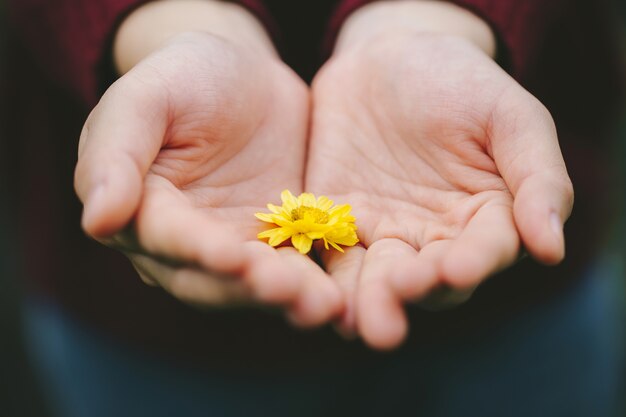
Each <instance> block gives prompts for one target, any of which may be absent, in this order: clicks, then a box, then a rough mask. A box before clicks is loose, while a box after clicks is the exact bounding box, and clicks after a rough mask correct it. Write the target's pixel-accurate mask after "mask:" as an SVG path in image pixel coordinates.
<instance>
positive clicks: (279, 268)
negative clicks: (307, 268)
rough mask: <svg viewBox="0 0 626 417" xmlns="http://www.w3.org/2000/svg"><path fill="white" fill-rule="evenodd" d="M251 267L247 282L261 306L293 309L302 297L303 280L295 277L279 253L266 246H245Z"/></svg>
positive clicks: (296, 275)
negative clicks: (268, 305) (269, 305)
mask: <svg viewBox="0 0 626 417" xmlns="http://www.w3.org/2000/svg"><path fill="white" fill-rule="evenodd" d="M245 251H246V253H247V257H248V265H247V267H246V271H245V272H244V279H245V280H246V282H247V283H248V285H249V287H250V290H251V291H252V293H253V295H254V298H255V299H256V300H258V301H259V302H262V303H267V304H274V305H284V306H287V305H291V304H294V303H295V302H296V299H297V298H298V295H299V294H300V287H301V282H302V280H303V279H304V277H303V276H301V275H298V274H294V271H293V270H292V269H291V268H289V266H288V265H287V263H286V262H285V261H284V259H283V257H282V256H281V255H280V253H279V252H278V251H277V250H276V249H274V248H272V247H271V246H269V245H267V244H266V243H263V242H258V241H253V242H246V243H245Z"/></svg>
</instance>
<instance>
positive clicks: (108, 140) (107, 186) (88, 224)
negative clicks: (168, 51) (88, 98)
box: [74, 78, 167, 237]
mask: <svg viewBox="0 0 626 417" xmlns="http://www.w3.org/2000/svg"><path fill="white" fill-rule="evenodd" d="M130 79H132V78H130ZM141 86H142V84H140V83H135V84H133V83H132V82H129V81H127V80H126V79H124V80H120V81H118V82H117V83H116V84H114V85H113V86H112V87H111V88H110V89H109V91H107V93H106V94H105V95H104V96H103V97H102V100H101V101H100V103H99V104H98V106H97V107H96V108H95V109H94V111H93V112H92V113H91V114H90V116H89V118H88V120H87V122H86V124H85V127H84V128H83V131H82V133H81V138H80V145H79V156H78V163H77V165H76V171H75V175H74V186H75V189H76V192H77V194H78V196H79V198H80V200H81V201H82V202H83V204H84V212H83V218H82V224H83V228H84V229H85V231H86V232H87V233H89V234H90V235H92V236H95V237H104V236H110V235H112V234H114V233H115V232H117V231H118V230H120V229H121V228H122V227H124V226H125V225H126V224H127V223H128V222H129V221H130V219H131V217H132V215H133V213H134V212H135V210H136V209H137V206H138V205H139V201H140V198H141V190H142V181H143V178H144V176H145V175H146V172H147V171H148V168H149V167H150V165H151V163H152V161H153V160H154V158H155V157H156V155H157V153H158V151H159V149H160V147H161V144H162V142H163V138H164V135H165V131H166V128H167V109H166V103H167V100H166V99H165V98H163V97H161V96H160V95H159V94H158V93H155V92H154V91H145V90H146V89H145V88H142V87H141Z"/></svg>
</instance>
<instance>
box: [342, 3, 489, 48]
mask: <svg viewBox="0 0 626 417" xmlns="http://www.w3.org/2000/svg"><path fill="white" fill-rule="evenodd" d="M407 33H415V34H419V33H422V34H424V33H429V34H441V35H447V36H457V37H460V38H463V39H465V40H467V41H469V42H471V43H472V44H474V45H475V46H477V47H478V48H479V49H481V50H482V51H483V52H484V53H486V54H487V55H488V56H490V57H491V58H494V57H495V54H496V39H495V35H494V33H493V31H492V30H491V28H490V27H489V25H488V24H487V23H486V22H485V21H483V20H482V19H480V18H479V17H478V16H476V15H474V14H473V13H471V12H469V11H468V10H466V9H464V8H462V7H459V6H456V5H454V4H452V3H449V2H445V1H428V0H402V1H377V2H374V3H370V4H368V5H365V6H363V7H361V8H360V9H358V10H356V11H355V12H354V13H352V14H351V15H350V16H349V17H348V18H347V19H346V21H345V22H344V24H343V26H342V28H341V30H340V32H339V35H338V38H337V42H336V43H335V50H334V53H341V52H343V51H344V50H347V49H351V48H353V47H355V46H358V45H367V44H368V43H370V42H371V41H373V40H375V39H377V38H380V37H384V36H388V35H394V34H407Z"/></svg>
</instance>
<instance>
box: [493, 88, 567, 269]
mask: <svg viewBox="0 0 626 417" xmlns="http://www.w3.org/2000/svg"><path fill="white" fill-rule="evenodd" d="M492 122H493V123H492V131H491V132H490V133H491V134H490V136H491V146H492V152H493V157H494V160H495V162H496V165H497V167H498V170H499V171H500V173H501V174H502V176H503V178H504V180H505V182H506V183H507V186H508V188H509V190H511V192H512V193H513V197H514V205H513V215H514V218H515V223H516V226H517V229H518V231H519V233H520V236H521V238H522V241H523V242H524V245H525V247H526V249H527V250H528V252H529V253H530V254H531V255H532V256H533V257H534V258H536V259H537V260H539V261H541V262H543V263H546V264H556V263H558V262H560V261H561V260H562V259H563V257H564V256H565V240H564V236H563V224H564V223H565V221H566V220H567V218H568V217H569V215H570V213H571V210H572V206H573V202H574V191H573V187H572V182H571V180H570V178H569V176H568V174H567V169H566V167H565V162H564V161H563V156H562V155H561V150H560V148H559V142H558V137H557V132H556V128H555V126H554V122H553V120H552V117H551V115H550V113H549V112H548V110H547V109H546V108H545V107H544V106H543V105H542V104H541V103H540V102H539V101H538V100H537V99H536V98H534V97H533V96H532V95H531V94H530V93H528V92H527V91H525V90H524V89H523V88H522V87H520V86H516V88H511V89H509V90H508V91H507V93H506V94H504V95H503V96H502V97H501V100H500V101H499V105H498V106H497V108H496V109H495V111H494V114H493V119H492Z"/></svg>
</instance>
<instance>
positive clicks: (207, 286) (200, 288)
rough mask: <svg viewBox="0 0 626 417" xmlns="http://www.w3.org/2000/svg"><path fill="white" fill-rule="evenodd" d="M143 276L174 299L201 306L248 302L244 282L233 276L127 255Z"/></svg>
mask: <svg viewBox="0 0 626 417" xmlns="http://www.w3.org/2000/svg"><path fill="white" fill-rule="evenodd" d="M128 257H129V259H130V260H131V262H132V263H133V265H134V266H135V268H136V269H137V272H138V273H139V275H140V276H141V277H142V279H144V281H145V280H148V281H149V282H152V283H157V284H158V285H159V286H161V287H163V289H165V290H166V291H167V292H169V293H170V294H172V295H173V296H174V297H176V298H177V299H179V300H181V301H183V302H185V303H188V304H194V305H200V306H213V307H220V306H222V307H223V306H232V305H241V304H244V303H250V302H251V300H252V298H251V296H250V293H249V291H248V289H247V287H246V285H245V284H244V283H243V282H242V281H241V280H238V279H236V278H234V277H230V276H226V275H221V274H212V273H208V272H206V271H202V270H199V269H194V268H190V267H172V266H170V265H168V264H166V263H163V262H160V261H158V260H156V259H154V258H151V257H149V256H144V255H138V254H130V255H128Z"/></svg>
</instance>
